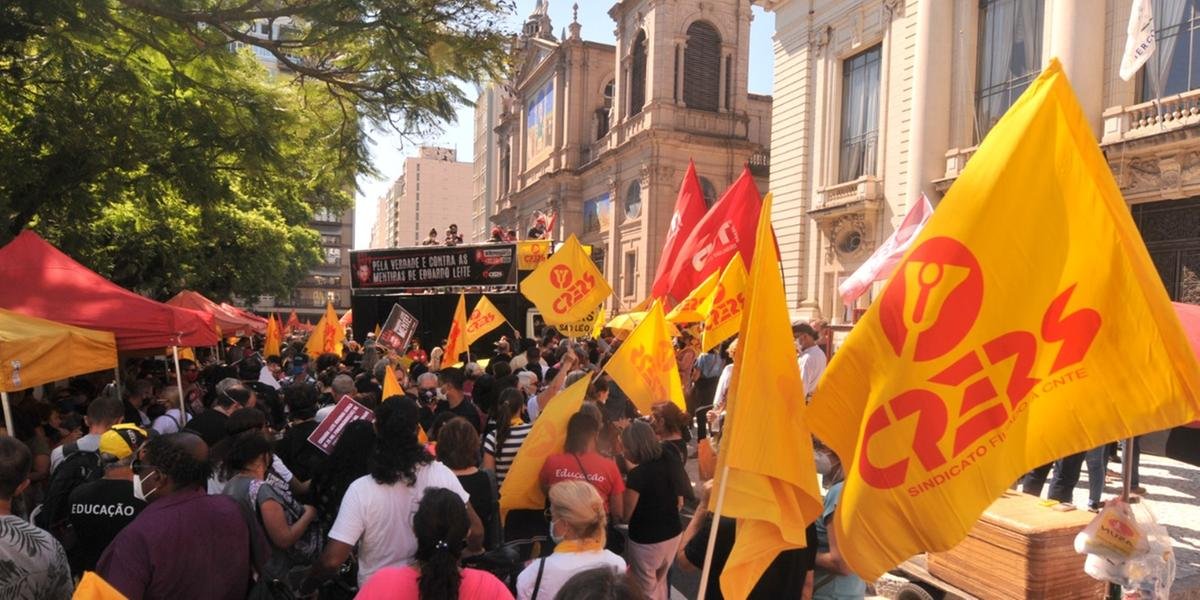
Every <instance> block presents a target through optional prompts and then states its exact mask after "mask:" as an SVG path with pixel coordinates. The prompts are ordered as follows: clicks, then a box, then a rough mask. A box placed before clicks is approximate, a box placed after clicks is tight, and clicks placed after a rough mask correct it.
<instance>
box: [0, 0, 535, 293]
mask: <svg viewBox="0 0 1200 600" xmlns="http://www.w3.org/2000/svg"><path fill="white" fill-rule="evenodd" d="M0 4H2V5H0V219H3V223H5V227H3V229H2V230H0V244H2V243H6V242H7V241H8V239H10V238H11V237H12V236H13V235H16V234H17V233H19V232H20V230H21V229H22V228H25V227H33V228H34V229H36V230H37V231H39V232H40V233H41V234H42V235H44V236H45V237H47V238H48V239H50V240H51V241H52V242H53V243H55V244H56V245H58V246H59V247H61V248H63V250H64V251H66V252H68V253H70V254H71V255H72V256H74V257H76V258H77V259H79V260H81V261H82V262H84V263H85V264H87V265H88V266H89V267H91V268H94V269H96V270H97V271H98V272H100V273H101V274H104V275H106V276H109V277H111V278H112V279H113V280H114V281H116V282H117V283H119V284H121V285H124V286H126V287H130V288H132V289H136V290H138V291H141V292H143V293H146V294H149V295H152V296H156V297H159V298H162V297H166V296H169V295H171V294H173V293H174V292H176V291H178V290H179V289H181V288H185V287H186V288H191V289H196V290H199V291H201V292H202V293H205V294H208V295H210V296H212V297H214V298H217V299H226V298H228V297H230V296H231V295H234V294H237V295H240V296H246V297H249V296H255V295H259V294H276V295H286V294H287V293H289V291H290V289H291V288H292V287H293V286H294V285H295V283H297V282H298V281H299V280H300V279H301V278H302V277H303V276H304V275H305V273H306V272H307V270H308V268H309V267H311V266H312V265H314V264H316V262H317V261H318V260H320V246H319V240H318V236H317V234H316V232H315V231H314V230H312V229H311V227H310V226H309V222H310V219H311V217H312V214H313V211H314V210H316V209H328V210H332V211H335V212H337V213H340V212H341V211H344V210H348V209H349V208H350V207H351V205H352V203H353V193H354V180H355V177H356V175H358V174H360V173H365V172H370V171H371V165H370V160H369V154H368V151H367V145H368V144H369V139H368V136H367V134H366V131H367V130H368V129H369V128H371V127H376V126H390V127H392V128H394V129H396V130H398V131H400V132H401V133H403V134H408V135H422V134H424V133H427V132H428V131H430V130H431V129H434V128H436V127H438V126H439V124H440V123H442V122H445V121H450V120H453V118H454V114H455V111H454V106H455V105H456V104H458V103H465V102H468V101H469V99H468V98H467V97H466V95H465V93H464V91H463V90H462V89H461V86H462V85H463V84H464V82H470V81H478V80H481V79H485V78H492V77H496V76H498V75H499V74H500V72H502V70H503V69H504V68H505V61H506V54H505V51H504V49H505V45H506V42H507V39H508V38H507V37H506V36H505V35H504V34H503V33H502V32H501V31H500V20H501V18H502V15H503V13H504V12H505V11H508V10H511V9H512V4H511V0H8V1H7V2H4V3H0ZM264 26H265V27H264ZM267 30H269V31H270V34H269V35H268V34H265V33H263V32H264V31H267ZM256 55H257V57H256ZM258 57H265V58H267V59H268V61H267V62H274V63H275V64H277V65H278V68H276V69H268V68H267V67H265V66H264V64H266V63H265V62H264V61H263V60H260V59H259V58H258Z"/></svg>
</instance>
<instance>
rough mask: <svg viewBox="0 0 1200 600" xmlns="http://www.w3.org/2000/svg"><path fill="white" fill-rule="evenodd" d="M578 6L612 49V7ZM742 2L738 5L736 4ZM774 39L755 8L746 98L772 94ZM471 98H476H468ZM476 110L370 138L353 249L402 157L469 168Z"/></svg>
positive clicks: (512, 24) (517, 21) (562, 10)
mask: <svg viewBox="0 0 1200 600" xmlns="http://www.w3.org/2000/svg"><path fill="white" fill-rule="evenodd" d="M574 1H578V2H579V22H580V23H582V24H583V29H582V31H581V32H580V35H581V36H582V37H583V39H585V40H590V41H594V42H603V43H606V44H611V43H613V41H614V40H613V29H615V24H614V23H613V21H612V19H611V18H610V17H609V16H608V9H609V8H610V7H612V5H613V2H612V1H610V0H574ZM738 1H740V0H738ZM549 2H550V21H551V23H552V24H553V27H554V32H555V35H556V36H557V35H559V34H560V33H561V31H562V30H563V29H564V28H565V27H566V26H567V24H569V23H570V22H571V5H572V3H573V2H572V0H549ZM535 4H536V0H517V10H516V12H515V13H514V14H513V15H511V16H510V17H509V19H508V23H509V28H510V30H511V31H518V30H519V29H520V27H521V24H522V23H524V21H525V17H526V16H528V15H529V13H530V12H531V11H532V10H533V7H534V5H535ZM774 33H775V15H774V14H772V13H768V12H764V11H763V10H762V9H761V8H759V7H757V6H755V7H754V8H753V20H752V21H751V22H750V84H749V87H750V92H751V93H754V94H770V93H771V88H772V81H773V71H774V68H773V67H774V60H775V56H774V52H773V50H772V47H771V43H772V42H771V36H773V35H774ZM468 95H469V96H471V95H474V94H473V93H468ZM474 120H475V119H474V108H473V107H471V106H461V107H459V109H458V120H457V122H455V123H446V124H445V125H444V127H443V131H442V133H441V134H440V135H431V136H428V137H427V138H425V139H421V140H414V141H413V142H412V143H411V144H409V143H406V142H405V140H403V139H402V138H401V137H400V136H399V135H397V134H395V132H390V131H376V132H373V133H372V134H371V138H372V141H373V143H372V145H371V158H372V161H373V162H374V164H375V168H376V170H378V171H379V173H380V174H381V175H380V176H379V177H368V176H362V177H359V180H358V186H359V192H358V195H357V197H356V198H355V207H354V210H355V213H354V247H355V248H359V249H361V248H366V247H367V246H369V245H370V242H371V228H372V227H373V226H374V224H375V209H376V201H377V200H378V198H379V197H380V196H382V195H383V194H384V192H386V191H387V189H388V187H389V186H390V185H391V183H392V181H395V179H396V178H397V177H399V176H400V174H401V172H402V171H403V170H404V157H405V156H410V155H412V154H414V153H415V152H416V147H417V146H422V145H424V146H443V147H449V148H455V149H456V150H457V151H458V160H460V161H467V162H469V161H470V160H471V159H472V153H473V148H472V146H473V144H474V136H475V134H474Z"/></svg>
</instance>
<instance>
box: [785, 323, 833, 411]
mask: <svg viewBox="0 0 1200 600" xmlns="http://www.w3.org/2000/svg"><path fill="white" fill-rule="evenodd" d="M792 333H793V334H795V336H796V351H797V352H798V353H799V356H798V357H797V358H796V360H797V362H798V364H799V365H800V377H801V378H802V379H803V380H804V399H805V400H806V401H807V400H810V399H812V394H813V392H814V391H816V389H817V382H818V381H820V379H821V375H822V374H823V373H824V372H825V364H826V362H827V360H828V359H827V358H825V352H824V351H822V350H821V347H820V346H818V345H817V331H816V330H815V329H813V327H812V325H809V324H808V323H799V324H797V325H795V326H793V327H792Z"/></svg>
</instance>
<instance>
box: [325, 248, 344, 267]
mask: <svg viewBox="0 0 1200 600" xmlns="http://www.w3.org/2000/svg"><path fill="white" fill-rule="evenodd" d="M324 250H325V264H327V265H337V264H340V263H341V262H342V249H341V248H325V249H324Z"/></svg>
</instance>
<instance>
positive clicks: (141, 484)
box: [133, 473, 158, 502]
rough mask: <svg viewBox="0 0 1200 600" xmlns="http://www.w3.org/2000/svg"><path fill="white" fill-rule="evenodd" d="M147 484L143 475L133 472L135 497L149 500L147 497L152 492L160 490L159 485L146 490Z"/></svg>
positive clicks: (144, 500)
mask: <svg viewBox="0 0 1200 600" xmlns="http://www.w3.org/2000/svg"><path fill="white" fill-rule="evenodd" d="M145 484H146V482H145V480H144V479H142V476H141V475H138V474H137V473H134V474H133V497H134V498H137V499H138V500H141V501H142V502H148V500H146V498H147V497H148V496H149V495H150V494H153V493H154V492H156V491H158V487H154V488H152V489H151V490H150V491H146V489H145Z"/></svg>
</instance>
